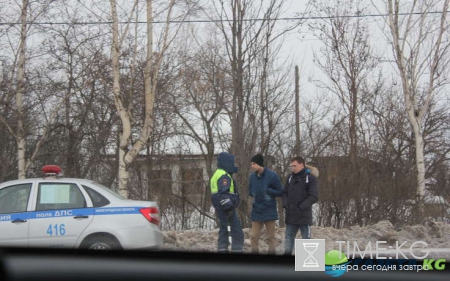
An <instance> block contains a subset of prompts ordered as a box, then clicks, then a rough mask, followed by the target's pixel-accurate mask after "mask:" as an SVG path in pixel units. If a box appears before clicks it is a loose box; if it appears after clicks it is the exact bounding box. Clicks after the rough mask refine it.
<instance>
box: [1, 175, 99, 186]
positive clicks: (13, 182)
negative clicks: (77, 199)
mask: <svg viewBox="0 0 450 281" xmlns="http://www.w3.org/2000/svg"><path fill="white" fill-rule="evenodd" d="M35 181H60V182H80V183H88V184H89V183H93V182H94V181H92V180H87V179H79V178H57V177H42V178H28V179H21V180H11V181H5V182H2V183H0V187H2V186H5V185H14V184H21V183H30V182H35Z"/></svg>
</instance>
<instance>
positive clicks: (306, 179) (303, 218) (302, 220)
mask: <svg viewBox="0 0 450 281" xmlns="http://www.w3.org/2000/svg"><path fill="white" fill-rule="evenodd" d="M318 198H319V192H318V188H317V178H316V177H315V176H313V175H311V171H310V170H309V169H307V168H304V169H303V170H301V171H300V172H298V173H297V174H291V175H290V176H289V177H288V178H287V180H286V184H285V186H284V189H283V207H284V208H285V210H286V218H285V222H286V224H307V225H312V223H313V216H312V205H313V204H314V203H316V202H317V200H318Z"/></svg>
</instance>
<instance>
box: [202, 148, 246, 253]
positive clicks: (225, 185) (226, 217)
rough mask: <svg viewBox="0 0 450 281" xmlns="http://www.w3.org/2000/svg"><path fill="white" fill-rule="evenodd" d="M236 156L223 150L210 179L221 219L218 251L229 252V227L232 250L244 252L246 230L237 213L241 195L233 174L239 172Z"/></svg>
mask: <svg viewBox="0 0 450 281" xmlns="http://www.w3.org/2000/svg"><path fill="white" fill-rule="evenodd" d="M237 171H238V168H237V167H236V166H235V156H234V155H233V154H230V153H228V152H222V153H220V154H219V156H218V158H217V169H216V171H215V172H214V174H213V176H212V177H211V180H210V186H211V194H212V197H211V198H212V204H213V206H214V209H215V210H216V215H217V216H218V218H219V221H220V228H219V237H218V240H217V242H218V251H219V252H228V247H229V244H230V243H229V241H228V234H229V233H228V229H227V226H228V224H230V229H231V231H230V232H231V238H232V243H231V251H232V252H242V248H243V246H244V232H243V231H242V226H241V222H240V221H239V218H238V216H237V213H236V208H237V207H238V206H239V195H238V192H237V187H236V182H235V181H234V180H233V177H232V176H233V174H234V173H237Z"/></svg>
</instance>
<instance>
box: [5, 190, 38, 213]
mask: <svg viewBox="0 0 450 281" xmlns="http://www.w3.org/2000/svg"><path fill="white" fill-rule="evenodd" d="M30 191H31V183H27V184H19V185H13V186H9V187H6V188H3V189H1V190H0V213H1V214H8V213H19V212H25V211H26V210H27V205H28V198H29V197H30Z"/></svg>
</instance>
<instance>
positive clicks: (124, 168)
mask: <svg viewBox="0 0 450 281" xmlns="http://www.w3.org/2000/svg"><path fill="white" fill-rule="evenodd" d="M110 4H111V15H112V19H113V29H112V31H113V43H112V45H111V57H112V69H113V81H114V82H113V95H114V103H115V105H116V109H117V112H118V114H119V116H120V120H121V122H122V130H121V133H120V141H119V155H118V161H119V171H118V189H119V193H120V194H121V195H123V196H124V197H128V190H127V184H128V178H129V173H128V169H129V165H130V164H131V163H132V162H133V160H134V159H135V158H136V156H137V155H138V154H139V152H140V151H141V150H142V149H143V148H145V145H146V144H147V142H148V139H149V135H150V133H151V131H152V128H153V106H154V99H155V95H156V88H157V82H158V73H159V68H160V65H161V62H162V58H163V55H164V53H165V51H166V50H167V48H168V45H169V43H170V41H171V40H170V38H169V26H170V18H171V16H172V11H173V8H174V5H175V1H174V0H171V1H170V2H169V3H168V4H167V17H166V24H165V28H164V31H163V42H162V47H161V49H160V52H159V53H157V54H155V51H154V49H153V45H154V41H153V40H154V39H153V1H152V0H147V1H146V5H147V7H146V11H147V13H146V21H147V30H146V34H147V42H146V49H147V51H146V54H147V55H146V60H145V64H146V67H145V72H144V73H145V74H144V81H145V82H144V84H145V88H144V97H145V102H144V104H145V113H144V122H143V124H142V127H141V130H140V133H139V138H138V139H137V140H136V141H135V142H134V144H133V145H132V146H131V147H130V141H131V132H132V124H131V115H130V110H129V108H127V107H126V106H125V105H124V102H123V97H122V93H121V86H120V70H119V58H120V55H121V50H122V43H123V40H124V38H125V36H126V35H127V34H126V33H127V31H128V27H127V28H126V29H125V33H124V34H122V36H121V38H119V19H118V15H117V3H116V1H115V0H111V1H110ZM137 4H138V1H135V2H134V5H133V8H132V11H131V13H130V17H131V15H133V13H134V10H135V9H136V6H137Z"/></svg>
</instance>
